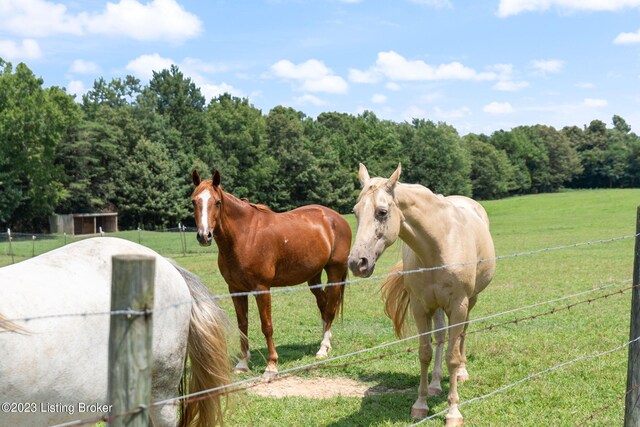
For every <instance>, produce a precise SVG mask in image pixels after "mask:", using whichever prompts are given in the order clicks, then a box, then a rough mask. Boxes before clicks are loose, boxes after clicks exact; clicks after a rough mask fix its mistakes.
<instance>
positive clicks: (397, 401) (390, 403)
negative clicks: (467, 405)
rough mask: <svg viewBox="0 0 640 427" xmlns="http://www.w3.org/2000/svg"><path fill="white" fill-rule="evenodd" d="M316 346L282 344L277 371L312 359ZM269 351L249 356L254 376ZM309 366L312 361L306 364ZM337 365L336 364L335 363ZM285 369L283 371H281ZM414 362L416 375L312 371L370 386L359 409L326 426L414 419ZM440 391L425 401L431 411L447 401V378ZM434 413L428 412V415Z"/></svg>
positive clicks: (334, 369) (416, 377)
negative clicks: (346, 378)
mask: <svg viewBox="0 0 640 427" xmlns="http://www.w3.org/2000/svg"><path fill="white" fill-rule="evenodd" d="M318 347H319V343H309V344H285V345H281V346H277V351H278V357H279V362H280V363H279V364H280V369H281V370H282V369H283V368H282V365H283V364H287V365H288V364H290V363H293V364H294V365H296V363H295V362H301V361H302V360H303V359H307V360H306V361H308V359H309V357H313V356H315V353H316V351H317V350H318ZM267 357H268V351H267V349H266V347H262V348H255V349H253V350H252V353H251V362H252V371H253V374H254V375H256V374H257V375H259V374H260V373H261V372H263V371H264V369H265V367H266V359H267ZM309 363H312V362H309ZM337 363H339V362H337ZM284 369H286V368H284ZM419 369H420V368H419V365H418V363H417V361H416V372H415V375H408V374H404V373H398V372H391V371H379V372H375V373H370V372H364V371H362V370H360V369H359V368H355V370H354V369H350V368H347V371H350V372H349V373H347V372H345V371H344V370H343V369H342V368H341V367H339V366H338V367H332V366H330V365H327V366H326V367H322V368H319V369H317V367H316V368H313V371H316V372H318V373H319V374H316V375H318V376H324V375H325V373H326V372H330V373H331V374H330V376H340V377H348V378H354V379H357V380H358V381H361V382H363V383H366V384H369V385H370V387H369V389H368V390H367V391H366V392H365V396H364V397H363V398H362V399H361V402H360V408H359V410H358V411H357V412H353V413H351V414H349V415H346V416H344V417H343V418H341V419H339V420H336V421H334V422H332V423H329V424H327V426H329V427H347V426H348V427H352V426H374V425H381V424H383V423H384V422H390V423H397V422H399V423H406V424H410V423H412V422H414V421H416V420H412V418H411V416H410V413H411V406H412V405H413V403H414V402H415V400H416V398H417V393H418V384H419V381H420V370H419ZM307 372H308V371H305V370H304V369H302V370H300V371H295V372H292V373H291V374H292V375H300V376H304V375H305V373H307ZM330 376H329V377H327V380H328V382H327V386H328V387H330V386H331V384H330ZM442 388H443V392H442V393H441V394H440V395H439V396H432V397H429V398H428V403H429V406H430V407H431V408H435V407H441V406H442V404H443V403H444V404H446V402H447V392H448V390H449V378H448V376H446V373H445V377H444V378H443V379H442ZM432 413H433V411H430V415H431V414H432ZM434 421H436V422H440V423H444V415H442V416H441V417H437V418H436V419H435V420H434Z"/></svg>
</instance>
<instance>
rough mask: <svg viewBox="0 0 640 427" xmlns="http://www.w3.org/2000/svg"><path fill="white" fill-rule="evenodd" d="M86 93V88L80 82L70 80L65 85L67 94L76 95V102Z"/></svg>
mask: <svg viewBox="0 0 640 427" xmlns="http://www.w3.org/2000/svg"><path fill="white" fill-rule="evenodd" d="M86 92H87V88H86V87H85V86H84V83H82V82H81V81H80V80H71V81H70V82H69V83H67V93H70V94H72V95H76V100H79V99H80V98H81V97H82V95H84V94H85V93H86Z"/></svg>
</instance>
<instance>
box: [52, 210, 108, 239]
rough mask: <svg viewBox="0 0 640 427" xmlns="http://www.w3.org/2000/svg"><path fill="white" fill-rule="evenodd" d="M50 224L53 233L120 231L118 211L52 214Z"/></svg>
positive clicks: (74, 233) (75, 233)
mask: <svg viewBox="0 0 640 427" xmlns="http://www.w3.org/2000/svg"><path fill="white" fill-rule="evenodd" d="M49 226H50V228H51V232H52V233H67V234H72V235H77V234H98V233H99V232H100V229H102V231H103V232H105V233H115V232H116V231H118V213H117V212H107V213H86V214H67V215H57V214H54V215H51V216H50V217H49Z"/></svg>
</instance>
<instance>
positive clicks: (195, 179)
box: [191, 169, 202, 187]
mask: <svg viewBox="0 0 640 427" xmlns="http://www.w3.org/2000/svg"><path fill="white" fill-rule="evenodd" d="M191 179H192V180H193V185H195V186H196V187H197V186H198V185H200V183H201V182H202V180H201V179H200V174H198V171H197V170H195V169H194V170H193V172H191Z"/></svg>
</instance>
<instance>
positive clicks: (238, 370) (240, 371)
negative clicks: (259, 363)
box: [233, 367, 249, 374]
mask: <svg viewBox="0 0 640 427" xmlns="http://www.w3.org/2000/svg"><path fill="white" fill-rule="evenodd" d="M247 372H249V368H237V367H236V368H234V369H233V373H234V374H246V373H247Z"/></svg>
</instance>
